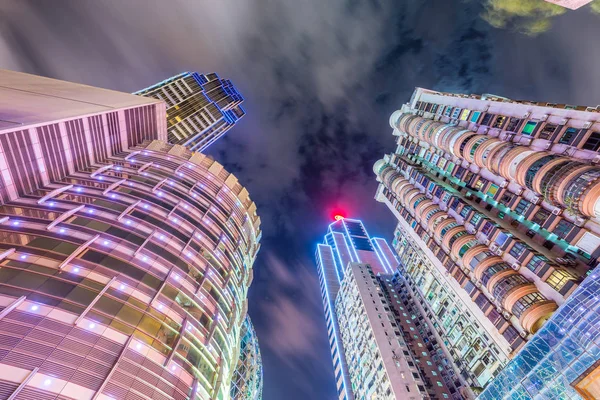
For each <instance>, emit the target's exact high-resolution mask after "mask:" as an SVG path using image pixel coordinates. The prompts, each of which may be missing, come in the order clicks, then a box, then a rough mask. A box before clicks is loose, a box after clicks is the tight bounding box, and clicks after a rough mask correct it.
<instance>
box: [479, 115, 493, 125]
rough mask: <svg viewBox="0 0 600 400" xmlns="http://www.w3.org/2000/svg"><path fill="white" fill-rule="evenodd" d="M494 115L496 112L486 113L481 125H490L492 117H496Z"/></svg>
mask: <svg viewBox="0 0 600 400" xmlns="http://www.w3.org/2000/svg"><path fill="white" fill-rule="evenodd" d="M494 117H495V115H494V114H489V113H486V114H485V115H484V116H483V119H482V120H481V125H489V124H490V122H491V121H492V118H494Z"/></svg>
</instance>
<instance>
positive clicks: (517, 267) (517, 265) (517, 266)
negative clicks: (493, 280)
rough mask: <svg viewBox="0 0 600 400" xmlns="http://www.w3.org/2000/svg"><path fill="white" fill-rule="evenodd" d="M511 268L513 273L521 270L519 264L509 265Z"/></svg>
mask: <svg viewBox="0 0 600 400" xmlns="http://www.w3.org/2000/svg"><path fill="white" fill-rule="evenodd" d="M511 267H512V269H514V270H515V271H518V270H519V269H520V268H521V264H519V263H513V265H511Z"/></svg>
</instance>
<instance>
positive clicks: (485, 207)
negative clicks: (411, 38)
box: [374, 88, 600, 386]
mask: <svg viewBox="0 0 600 400" xmlns="http://www.w3.org/2000/svg"><path fill="white" fill-rule="evenodd" d="M598 111H599V108H598V107H577V106H570V105H564V104H562V105H559V104H550V103H535V102H526V101H514V100H510V99H507V98H504V97H500V96H494V95H483V96H478V95H458V94H451V93H440V92H435V91H431V90H426V89H421V88H417V89H416V90H415V92H414V94H413V96H412V98H411V100H410V102H409V103H408V104H406V105H404V106H403V107H402V109H401V110H399V111H397V112H395V113H394V114H392V116H391V118H390V125H391V126H392V128H393V129H394V135H395V136H397V138H398V140H397V143H398V147H397V149H396V151H395V153H393V154H391V155H388V156H385V157H384V159H383V160H379V161H378V162H377V163H376V164H375V166H374V172H375V174H376V175H377V179H378V180H379V182H380V186H379V188H378V191H377V194H376V198H377V199H378V200H379V201H381V202H383V203H385V204H386V205H387V206H388V208H390V210H391V211H392V212H393V213H394V215H395V216H396V218H397V219H398V226H397V230H396V239H395V241H394V246H395V247H396V250H397V252H398V255H399V257H400V264H401V267H400V269H401V270H403V271H405V274H404V275H405V276H406V278H407V279H408V280H409V281H410V282H412V284H413V286H414V289H415V290H416V294H417V295H419V296H420V297H421V298H422V299H423V300H424V301H423V302H424V304H425V305H426V308H427V309H428V310H429V311H430V312H429V313H428V315H429V314H431V319H432V321H433V322H434V324H435V325H436V326H437V327H438V332H439V333H440V335H441V336H442V337H447V338H448V340H449V341H450V342H452V341H453V338H452V334H451V333H449V331H448V330H447V329H445V328H444V326H445V323H444V322H443V320H444V319H445V318H446V316H447V310H450V309H454V310H462V311H459V313H461V312H463V313H464V319H463V320H464V321H467V324H466V325H465V324H461V325H460V326H459V331H463V332H461V333H460V334H459V335H457V339H458V338H460V337H461V336H462V337H464V336H465V332H466V330H465V329H467V328H466V327H467V326H468V327H471V328H468V330H470V331H473V330H474V331H475V332H478V336H479V339H481V344H482V345H484V346H491V349H492V351H487V350H486V351H484V352H483V353H480V354H477V352H473V351H472V349H470V348H465V350H463V351H459V348H460V346H458V347H455V350H454V351H453V352H452V354H453V356H454V362H455V363H456V364H457V365H459V366H461V368H462V369H463V373H464V374H465V376H467V377H468V378H469V379H470V381H471V382H473V384H476V383H478V386H483V385H485V384H486V383H487V382H488V381H489V380H490V378H491V377H492V376H494V375H496V374H497V373H498V372H499V371H500V369H501V368H498V367H499V366H502V365H504V364H506V363H507V362H508V360H509V359H511V358H512V357H514V355H515V354H516V353H517V351H518V350H519V349H521V348H522V347H523V345H524V344H525V343H526V342H527V341H528V340H530V339H531V338H532V336H533V335H534V334H535V333H536V332H538V331H539V330H540V328H541V327H542V326H544V323H545V322H546V321H547V320H548V319H549V318H551V316H552V314H553V313H554V312H555V311H556V309H557V308H558V306H560V305H561V304H563V303H565V300H566V299H567V298H568V297H569V296H570V295H571V294H572V293H574V292H575V291H576V289H577V286H578V284H579V283H580V282H581V281H582V280H583V279H584V278H585V277H586V276H587V275H588V274H589V273H590V271H591V269H592V268H593V267H595V266H596V264H597V262H598V255H600V225H599V221H598V215H600V212H599V211H598V210H600V168H599V167H598V166H597V163H598V162H600V154H599V153H598V150H599V149H600V123H599V122H598V121H599V120H600V114H599V112H598ZM440 309H443V310H445V311H444V312H441V313H438V312H437V310H440ZM455 333H459V332H457V331H455ZM449 335H450V336H449ZM469 341H470V339H468V340H467V342H469ZM461 342H462V341H458V344H460V343H461ZM450 347H453V346H452V343H450ZM478 348H481V346H478ZM486 349H487V347H486ZM465 351H466V353H465ZM490 357H491V358H490ZM490 365H492V366H493V368H492V369H491V370H490V369H489V368H488V366H490Z"/></svg>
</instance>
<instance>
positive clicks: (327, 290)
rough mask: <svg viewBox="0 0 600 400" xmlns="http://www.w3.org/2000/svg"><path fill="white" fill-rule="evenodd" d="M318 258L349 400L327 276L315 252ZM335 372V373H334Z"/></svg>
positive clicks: (346, 390)
mask: <svg viewBox="0 0 600 400" xmlns="http://www.w3.org/2000/svg"><path fill="white" fill-rule="evenodd" d="M317 254H318V257H319V262H318V264H319V266H320V267H321V274H322V275H323V285H324V286H325V296H326V297H327V304H328V307H329V313H330V314H331V318H332V319H333V321H332V322H333V323H332V325H333V334H334V336H335V347H336V349H337V352H338V357H339V358H340V371H342V380H343V381H344V391H345V392H346V397H347V398H348V399H349V398H351V396H350V395H349V393H348V389H349V387H350V386H349V385H348V382H347V381H346V371H344V362H343V360H342V355H343V354H344V353H342V352H341V351H340V345H339V334H338V331H337V327H336V325H337V317H334V315H335V314H333V312H334V310H332V309H331V305H332V303H331V298H330V297H329V289H328V287H327V286H328V285H327V275H325V268H324V266H323V259H322V258H321V252H320V251H317ZM334 372H335V371H334Z"/></svg>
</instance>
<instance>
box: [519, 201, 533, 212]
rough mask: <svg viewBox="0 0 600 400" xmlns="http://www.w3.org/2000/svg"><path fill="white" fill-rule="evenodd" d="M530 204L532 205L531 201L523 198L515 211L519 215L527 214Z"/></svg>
mask: <svg viewBox="0 0 600 400" xmlns="http://www.w3.org/2000/svg"><path fill="white" fill-rule="evenodd" d="M530 206H531V203H530V202H528V201H527V200H521V201H519V204H517V207H516V208H515V212H516V213H517V214H519V215H525V213H526V212H527V210H528V209H529V207H530Z"/></svg>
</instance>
